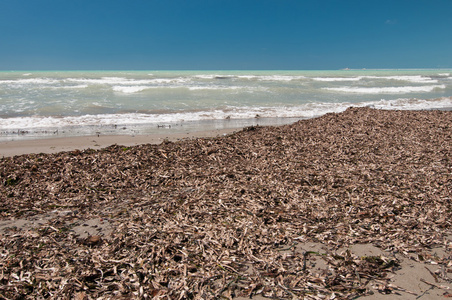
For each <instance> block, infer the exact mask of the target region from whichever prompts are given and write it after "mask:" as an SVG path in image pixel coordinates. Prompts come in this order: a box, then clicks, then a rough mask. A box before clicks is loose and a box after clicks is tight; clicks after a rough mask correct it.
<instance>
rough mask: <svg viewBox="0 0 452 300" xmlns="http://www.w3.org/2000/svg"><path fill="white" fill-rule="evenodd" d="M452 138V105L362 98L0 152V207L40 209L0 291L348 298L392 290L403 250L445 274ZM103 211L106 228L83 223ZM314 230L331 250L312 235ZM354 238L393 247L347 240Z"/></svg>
mask: <svg viewBox="0 0 452 300" xmlns="http://www.w3.org/2000/svg"><path fill="white" fill-rule="evenodd" d="M451 148H452V112H445V111H379V110H373V109H368V108H353V109H348V110H347V111H346V112H344V113H341V114H327V115H325V116H322V117H320V118H316V119H311V120H304V121H300V122H297V123H295V124H292V125H287V126H282V127H250V128H245V129H244V130H243V131H240V132H237V133H235V134H232V135H229V136H225V137H217V138H205V139H196V140H186V141H181V142H176V143H163V144H161V145H141V146H135V147H129V148H126V147H122V146H118V145H115V146H111V147H108V148H105V149H102V150H99V151H95V150H86V151H73V152H62V153H57V154H50V155H47V154H30V155H22V156H15V157H12V158H3V159H1V160H0V183H1V186H0V199H1V203H2V205H1V207H0V217H1V219H2V220H3V221H4V222H6V221H12V220H22V221H23V222H31V221H30V220H34V219H41V220H44V221H42V222H41V223H38V224H35V226H33V225H30V224H31V223H27V224H28V225H27V226H24V227H22V228H18V226H9V227H5V228H3V229H2V231H1V232H0V236H1V241H0V268H1V271H0V272H1V273H0V298H26V299H34V298H71V297H75V299H94V298H105V299H107V298H115V299H116V298H117V299H121V298H124V299H125V298H162V299H213V298H232V297H235V296H246V297H249V296H253V295H257V294H259V295H262V296H264V297H276V298H290V299H292V298H293V299H296V298H297V297H298V298H303V297H305V298H306V299H323V298H324V297H327V298H328V299H333V298H334V297H336V298H340V299H346V298H353V297H356V296H359V295H365V294H367V293H369V283H370V282H371V281H372V282H377V283H378V284H379V286H380V287H381V288H380V292H384V293H390V292H392V291H393V290H394V286H391V285H390V284H388V282H389V281H388V274H390V273H391V272H392V271H394V270H396V269H397V268H398V267H399V262H398V261H397V259H396V258H394V256H392V254H394V253H399V254H402V255H405V256H406V257H409V258H411V259H415V260H422V261H427V260H428V261H433V262H435V263H437V264H439V265H441V266H444V268H445V270H446V271H445V272H444V273H441V274H439V275H438V276H439V277H441V278H442V280H446V281H449V282H450V280H451V279H450V276H451V275H450V272H449V271H450V268H451V263H450V254H451V247H452V245H451V243H450V230H451V220H452V206H451V198H450V197H451V189H452V149H451ZM92 219H97V220H99V224H98V225H99V231H98V233H97V234H88V235H87V236H82V235H81V234H80V233H78V232H77V231H75V229H74V228H75V227H77V226H78V227H83V224H84V222H86V221H87V220H92ZM96 226H97V225H96ZM102 226H104V227H102ZM107 227H108V228H109V229H110V230H109V231H106V230H103V229H105V228H107ZM102 228H103V229H102ZM308 241H310V242H312V241H314V242H318V243H322V244H324V245H325V246H327V249H328V250H326V251H324V252H321V251H320V252H319V251H309V250H307V251H306V250H302V248H301V245H303V243H305V242H308ZM358 243H371V244H373V245H375V246H377V247H379V248H381V249H384V250H385V251H386V252H387V253H388V255H387V257H384V256H378V257H376V256H368V257H358V256H356V255H354V254H352V253H350V251H348V250H347V247H349V246H350V245H352V244H358ZM431 247H443V248H444V250H445V251H446V253H448V254H449V258H448V259H446V258H444V257H443V258H441V257H433V256H431V255H429V254H428V251H427V250H428V249H429V248H431ZM316 262H317V267H315V265H316ZM320 262H322V265H323V266H324V267H323V268H322V267H319V263H320ZM448 276H449V277H448ZM438 285H440V283H438Z"/></svg>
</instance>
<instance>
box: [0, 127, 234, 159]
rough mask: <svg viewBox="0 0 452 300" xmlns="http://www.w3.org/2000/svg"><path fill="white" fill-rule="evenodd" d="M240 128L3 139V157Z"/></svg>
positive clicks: (0, 149) (0, 146) (191, 136)
mask: <svg viewBox="0 0 452 300" xmlns="http://www.w3.org/2000/svg"><path fill="white" fill-rule="evenodd" d="M238 130H240V129H237V128H231V129H217V130H205V131H195V132H186V133H170V134H168V133H167V134H151V135H98V136H97V135H96V136H79V137H59V138H46V139H33V140H31V139H30V140H18V141H3V142H0V157H10V156H14V155H22V154H30V153H58V152H61V151H73V150H85V149H101V148H105V147H108V146H111V145H115V144H116V145H122V146H136V145H142V144H160V143H162V142H164V141H171V142H176V141H181V140H185V139H194V138H202V137H217V136H222V135H226V134H230V133H233V132H235V131H238Z"/></svg>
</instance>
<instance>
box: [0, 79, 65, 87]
mask: <svg viewBox="0 0 452 300" xmlns="http://www.w3.org/2000/svg"><path fill="white" fill-rule="evenodd" d="M55 83H58V80H56V79H51V78H26V79H15V80H0V84H8V85H9V86H14V85H17V86H18V87H22V85H24V84H39V85H42V84H44V85H46V84H55Z"/></svg>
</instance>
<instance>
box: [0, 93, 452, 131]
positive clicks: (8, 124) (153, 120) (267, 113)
mask: <svg viewBox="0 0 452 300" xmlns="http://www.w3.org/2000/svg"><path fill="white" fill-rule="evenodd" d="M351 106H354V107H364V106H367V107H374V108H378V109H404V110H410V109H433V108H445V107H452V98H451V97H449V98H438V99H409V98H399V99H395V100H385V99H382V100H378V101H371V102H360V103H348V102H341V103H326V102H317V103H306V104H303V105H298V106H274V107H251V106H246V107H236V106H229V107H226V108H224V109H215V110H203V111H186V112H183V113H161V114H142V113H126V114H98V115H83V116H66V117H39V116H34V117H13V118H1V119H0V128H2V130H4V131H8V130H14V129H21V130H33V129H35V128H49V130H53V129H58V128H65V127H71V126H76V127H81V126H111V125H123V124H124V125H140V124H141V125H146V124H151V125H152V124H161V123H168V122H183V121H202V120H222V119H225V118H227V117H229V118H231V119H249V118H254V117H255V116H256V115H260V116H261V117H268V118H272V117H273V118H274V117H280V118H281V117H295V118H312V117H316V116H320V115H323V114H326V113H331V112H336V113H338V112H342V111H344V110H346V109H347V108H348V107H351Z"/></svg>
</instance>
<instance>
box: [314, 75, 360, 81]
mask: <svg viewBox="0 0 452 300" xmlns="http://www.w3.org/2000/svg"><path fill="white" fill-rule="evenodd" d="M362 78H363V77H362V76H358V77H313V78H312V80H315V81H325V82H334V81H359V80H361V79H362Z"/></svg>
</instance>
